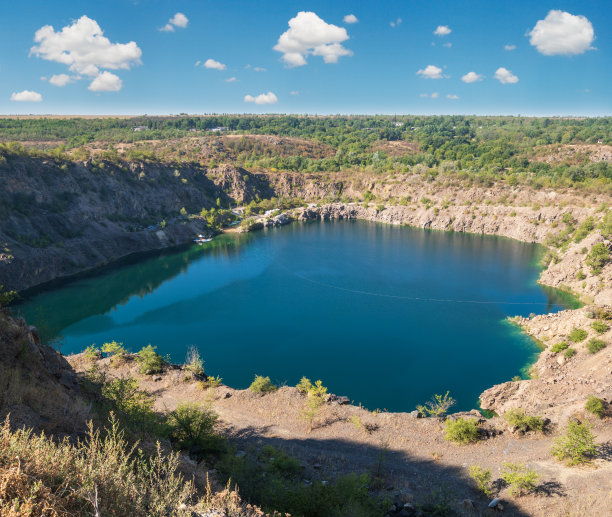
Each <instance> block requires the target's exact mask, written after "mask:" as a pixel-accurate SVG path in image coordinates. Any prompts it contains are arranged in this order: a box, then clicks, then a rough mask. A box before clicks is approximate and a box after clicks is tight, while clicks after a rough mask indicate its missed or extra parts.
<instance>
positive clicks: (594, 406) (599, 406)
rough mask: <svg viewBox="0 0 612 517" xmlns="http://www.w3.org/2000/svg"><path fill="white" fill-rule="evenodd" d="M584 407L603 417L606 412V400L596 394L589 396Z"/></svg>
mask: <svg viewBox="0 0 612 517" xmlns="http://www.w3.org/2000/svg"><path fill="white" fill-rule="evenodd" d="M584 407H585V409H586V410H587V411H588V412H589V413H593V414H594V415H597V416H598V417H599V418H603V417H604V415H605V414H606V404H605V402H604V401H603V400H602V399H600V398H597V397H596V396H594V395H591V396H589V398H588V399H587V401H586V404H585V406H584Z"/></svg>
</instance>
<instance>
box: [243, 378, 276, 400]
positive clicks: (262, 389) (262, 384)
mask: <svg viewBox="0 0 612 517" xmlns="http://www.w3.org/2000/svg"><path fill="white" fill-rule="evenodd" d="M249 389H250V390H251V391H253V392H255V393H258V394H260V395H265V394H266V393H272V392H273V391H276V390H277V388H276V386H275V385H274V384H272V381H271V380H270V377H263V376H262V375H255V379H254V380H253V382H252V383H251V385H250V386H249Z"/></svg>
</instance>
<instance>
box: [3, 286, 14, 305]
mask: <svg viewBox="0 0 612 517" xmlns="http://www.w3.org/2000/svg"><path fill="white" fill-rule="evenodd" d="M16 297H17V291H5V290H4V286H3V285H0V307H4V306H5V305H8V304H9V303H11V302H12V301H13V300H14V299H15V298H16Z"/></svg>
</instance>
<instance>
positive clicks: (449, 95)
mask: <svg viewBox="0 0 612 517" xmlns="http://www.w3.org/2000/svg"><path fill="white" fill-rule="evenodd" d="M446 98H447V99H451V100H454V101H456V100H457V99H458V98H459V95H455V94H454V93H449V94H448V95H447V96H446Z"/></svg>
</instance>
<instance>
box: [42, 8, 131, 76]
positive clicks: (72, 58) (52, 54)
mask: <svg viewBox="0 0 612 517" xmlns="http://www.w3.org/2000/svg"><path fill="white" fill-rule="evenodd" d="M34 41H35V42H36V43H37V45H34V46H33V47H32V48H31V49H30V54H34V55H35V56H37V57H40V58H42V59H46V60H48V61H55V62H57V63H62V64H64V65H68V67H69V69H70V71H72V72H76V73H78V74H83V75H86V76H90V77H94V76H96V75H98V74H99V73H100V68H108V69H111V70H117V69H124V70H129V68H130V67H131V66H132V65H135V64H140V57H141V56H142V51H141V50H140V48H139V47H138V45H136V43H135V42H133V41H130V42H129V43H111V42H110V40H109V39H108V38H106V37H105V36H104V33H103V31H102V29H101V28H100V26H99V25H98V23H97V22H96V21H95V20H92V19H91V18H88V17H87V16H81V17H80V18H79V19H78V20H77V21H75V22H74V23H73V24H72V25H67V26H65V27H64V28H62V30H61V31H58V32H55V29H54V28H53V26H51V25H45V26H44V27H41V28H40V29H38V30H37V31H36V33H35V35H34Z"/></svg>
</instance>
